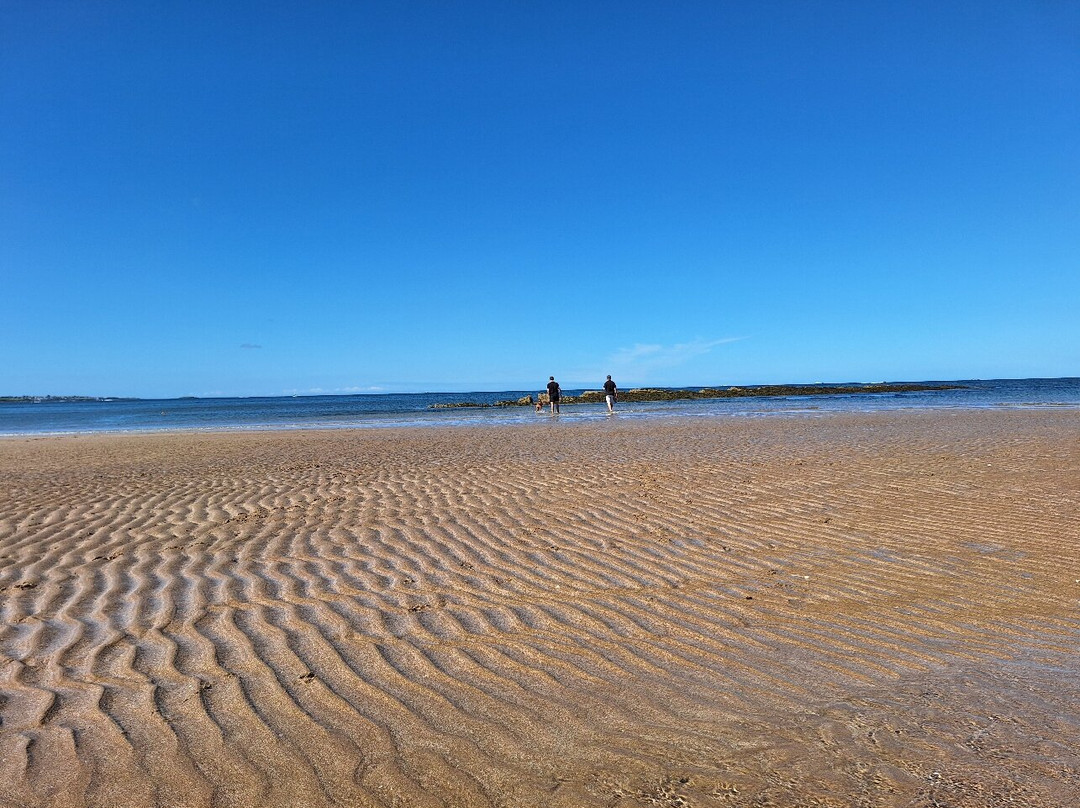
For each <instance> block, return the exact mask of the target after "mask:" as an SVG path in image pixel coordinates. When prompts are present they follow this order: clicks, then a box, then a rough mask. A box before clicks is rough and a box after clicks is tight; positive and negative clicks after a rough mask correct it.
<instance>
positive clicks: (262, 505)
mask: <svg viewBox="0 0 1080 808" xmlns="http://www.w3.org/2000/svg"><path fill="white" fill-rule="evenodd" d="M1078 544H1080V414H1078V413H1076V412H1070V411H1030V412H1015V411H1013V412H1010V411H985V412H960V411H957V412H946V413H940V414H934V413H927V412H911V413H899V414H879V415H863V416H841V415H831V416H827V417H821V418H805V417H802V418H767V419H757V420H755V419H729V420H722V419H716V420H704V419H700V420H681V421H672V422H669V423H661V422H651V423H640V422H639V423H634V422H632V421H631V420H630V419H626V418H623V419H621V420H620V419H619V418H618V417H616V418H613V419H610V420H609V421H608V422H606V423H599V424H575V423H574V422H573V419H572V418H563V419H562V420H559V421H555V420H552V419H549V418H546V417H545V418H542V419H540V422H539V423H538V424H537V425H536V426H523V427H494V428H487V429H481V430H475V429H466V428H460V429H459V428H447V429H426V430H413V431H407V430H401V431H380V430H366V431H334V432H306V433H301V432H294V433H284V434H281V433H277V434H275V433H261V434H230V435H165V436H114V437H65V438H47V439H6V440H0V620H2V625H0V718H2V724H0V806H27V807H28V808H31V807H32V808H37V806H56V807H57V808H61V807H64V808H66V806H110V808H113V807H119V806H140V807H141V806H162V807H163V808H165V807H166V806H167V807H168V808H179V807H180V806H192V807H193V808H194V807H195V806H207V807H209V806H213V807H214V808H224V807H225V806H260V807H261V806H289V807H290V808H292V807H293V806H316V807H317V806H510V807H512V808H513V807H516V806H564V807H565V808H579V807H580V806H611V807H613V808H614V807H617V806H639V805H650V806H723V807H724V808H729V807H733V806H799V807H808V806H834V807H839V806H859V807H860V808H862V807H868V806H897V807H899V806H903V807H905V808H909V807H910V808H921V807H922V806H926V808H930V807H931V806H948V807H949V808H966V807H967V806H971V807H972V808H987V807H988V806H999V805H1000V806H1005V805H1008V806H1037V807H1038V808H1057V807H1058V806H1060V808H1073V806H1075V805H1077V804H1080V561H1078V558H1080V549H1078Z"/></svg>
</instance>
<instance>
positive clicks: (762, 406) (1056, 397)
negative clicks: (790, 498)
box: [0, 378, 1080, 435]
mask: <svg viewBox="0 0 1080 808" xmlns="http://www.w3.org/2000/svg"><path fill="white" fill-rule="evenodd" d="M922 383H925V384H960V385H963V388H962V389H955V390H932V391H921V392H911V393H883V394H852V395H820V396H770V397H764V396H763V397H747V398H736V399H706V400H697V401H655V402H635V403H620V404H619V405H618V407H617V412H616V417H619V418H669V417H687V416H690V417H693V416H708V417H716V416H740V417H761V416H774V415H820V414H827V413H834V412H878V411H882V410H897V409H938V408H987V407H1009V408H1032V407H1036V408H1037V407H1067V408H1074V407H1080V378H1066V379H994V380H962V381H956V382H922ZM689 389H695V390H696V389H700V387H693V388H689ZM565 392H566V394H567V395H577V394H579V393H581V392H582V391H580V390H567V391H565ZM530 394H531V395H534V396H535V395H536V393H535V391H534V392H532V393H530V391H527V390H503V391H493V392H474V393H395V394H384V395H348V396H278V397H264V398H182V399H137V400H111V401H85V402H64V401H43V402H40V403H2V404H0V435H26V434H70V433H96V432H156V431H175V430H184V431H187V430H196V431H198V430H206V431H232V430H267V429H336V428H353V427H402V426H461V425H472V426H483V425H488V424H490V425H496V424H518V423H534V422H536V421H537V420H538V419H541V418H550V417H551V416H550V415H549V414H548V413H547V412H546V411H545V412H543V413H537V412H535V410H534V409H533V408H532V407H520V406H512V407H476V408H459V409H438V410H436V409H432V405H434V404H447V403H459V402H474V403H477V404H488V405H490V404H494V403H495V402H497V401H506V400H516V399H518V398H521V397H523V396H526V395H530ZM558 417H559V419H560V420H579V419H584V420H598V419H604V418H607V417H609V416H608V413H607V411H606V409H605V407H604V405H603V404H574V405H567V406H565V407H563V411H562V413H561V414H560V415H559V416H558Z"/></svg>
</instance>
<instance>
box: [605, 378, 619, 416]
mask: <svg viewBox="0 0 1080 808" xmlns="http://www.w3.org/2000/svg"><path fill="white" fill-rule="evenodd" d="M604 400H605V401H606V402H607V411H608V412H615V402H616V401H618V400H619V388H618V387H616V386H615V382H613V381H612V380H611V374H610V373H609V374H608V377H607V381H606V382H604Z"/></svg>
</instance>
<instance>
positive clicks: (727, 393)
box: [430, 382, 965, 410]
mask: <svg viewBox="0 0 1080 808" xmlns="http://www.w3.org/2000/svg"><path fill="white" fill-rule="evenodd" d="M963 389H965V386H964V385H962V384H908V383H897V384H889V383H887V382H881V383H878V384H766V385H756V386H753V387H725V388H719V387H703V388H700V389H697V390H693V389H689V388H670V387H638V388H634V389H631V390H620V391H619V401H622V402H626V401H686V400H690V399H697V398H750V397H772V398H775V397H778V396H840V395H852V394H861V395H868V394H874V393H917V392H924V391H928V390H963ZM537 401H539V402H540V403H541V404H546V403H547V393H540V394H539V395H538V396H537V397H536V398H533V397H532V396H522V397H521V398H518V399H509V400H506V401H496V402H495V403H494V404H481V403H478V402H473V401H459V402H452V403H438V404H432V405H430V409H434V410H445V409H459V408H464V407H527V406H530V405H534V404H535V403H536V402H537ZM603 401H604V392H603V391H602V390H586V391H585V392H583V393H582V394H581V395H579V396H563V397H562V398H561V399H560V400H559V403H560V404H599V403H602V402H603Z"/></svg>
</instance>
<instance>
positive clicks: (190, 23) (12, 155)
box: [0, 0, 1080, 397]
mask: <svg viewBox="0 0 1080 808" xmlns="http://www.w3.org/2000/svg"><path fill="white" fill-rule="evenodd" d="M1078 42H1080V4H1077V3H1070V2H1057V1H1056V0H1028V2H986V0H979V2H939V1H936V2H925V3H923V2H895V3H891V2H874V3H866V2H862V1H861V0H858V1H856V0H851V2H813V1H812V0H809V1H807V2H802V1H799V2H796V1H795V0H792V1H791V2H761V3H757V2H753V3H747V2H719V0H710V2H676V3H671V2H660V1H659V0H656V2H580V0H577V1H575V2H507V1H506V0H501V1H500V2H470V1H469V0H460V1H458V2H442V1H441V0H440V2H423V1H422V0H417V1H416V2H404V3H398V2H310V3H309V2H274V3H261V2H260V3H256V2H244V3H240V2H228V0H225V2H221V0H218V1H217V2H205V3H204V2H184V3H173V2H147V1H146V0H139V2H135V1H134V0H132V1H131V2H93V1H92V0H91V1H88V2H61V1H60V0H58V1H57V2H48V3H40V2H33V1H32V0H20V1H15V2H12V1H11V0H0V287H2V288H3V291H4V295H3V300H4V317H3V318H2V319H0V394H58V395H59V394H86V395H133V396H144V397H171V396H182V395H274V394H282V393H307V392H326V393H331V392H341V393H345V392H369V391H388V392H390V391H423V390H445V391H458V390H503V389H526V390H531V389H539V387H540V386H541V385H542V383H543V382H544V381H545V380H546V379H547V377H548V376H549V375H552V374H554V375H555V376H556V377H557V378H558V379H559V380H560V381H561V382H562V383H563V386H564V387H566V388H573V387H596V386H598V385H599V383H600V382H601V381H602V379H603V375H604V374H607V373H611V374H612V375H613V376H614V377H615V379H616V381H618V382H619V383H620V384H621V386H623V387H629V386H639V385H698V384H700V385H714V384H754V383H774V382H775V383H781V382H817V381H848V380H851V381H880V380H885V379H888V380H900V379H955V378H973V377H974V378H991V377H1024V376H1070V375H1080V316H1078V314H1077V313H1078V311H1080V305H1078V303H1080V103H1078V101H1077V99H1080V47H1077V43H1078Z"/></svg>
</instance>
